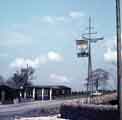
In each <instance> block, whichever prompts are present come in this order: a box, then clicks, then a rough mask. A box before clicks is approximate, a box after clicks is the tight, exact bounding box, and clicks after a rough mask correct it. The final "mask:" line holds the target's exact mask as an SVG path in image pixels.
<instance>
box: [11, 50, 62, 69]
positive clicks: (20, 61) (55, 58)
mask: <svg viewBox="0 0 122 120" xmlns="http://www.w3.org/2000/svg"><path fill="white" fill-rule="evenodd" d="M62 60H63V56H61V55H60V54H59V53H57V52H54V51H50V52H48V53H47V54H45V55H40V56H39V57H35V58H34V59H29V58H28V59H25V58H16V59H15V60H14V61H13V62H12V63H10V67H12V68H25V67H27V64H28V65H29V66H31V67H33V68H37V67H39V66H40V65H41V64H46V63H47V62H49V61H52V62H61V61H62Z"/></svg>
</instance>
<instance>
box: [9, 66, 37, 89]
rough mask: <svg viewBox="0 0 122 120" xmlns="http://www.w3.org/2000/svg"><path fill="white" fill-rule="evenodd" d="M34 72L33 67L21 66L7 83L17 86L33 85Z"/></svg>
mask: <svg viewBox="0 0 122 120" xmlns="http://www.w3.org/2000/svg"><path fill="white" fill-rule="evenodd" d="M34 72H35V70H34V69H33V68H32V67H28V66H27V68H21V69H20V70H19V71H16V72H15V73H14V74H13V76H12V77H11V78H9V79H8V80H7V84H8V85H10V86H11V87H16V88H20V87H25V86H30V85H32V82H31V80H32V79H33V75H34Z"/></svg>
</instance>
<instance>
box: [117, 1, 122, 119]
mask: <svg viewBox="0 0 122 120" xmlns="http://www.w3.org/2000/svg"><path fill="white" fill-rule="evenodd" d="M116 35H117V38H116V39H117V95H118V112H119V119H120V120H122V86H121V85H122V80H121V18H120V0H116Z"/></svg>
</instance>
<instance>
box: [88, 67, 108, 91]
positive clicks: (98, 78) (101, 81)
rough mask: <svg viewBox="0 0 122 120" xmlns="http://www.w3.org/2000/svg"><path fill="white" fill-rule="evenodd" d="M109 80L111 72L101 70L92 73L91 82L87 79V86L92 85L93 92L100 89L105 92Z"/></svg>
mask: <svg viewBox="0 0 122 120" xmlns="http://www.w3.org/2000/svg"><path fill="white" fill-rule="evenodd" d="M108 79H109V72H107V71H105V70H103V69H101V68H99V69H96V70H94V71H92V73H91V75H90V81H88V78H87V79H86V81H87V83H86V84H87V85H88V87H91V85H93V90H96V91H98V90H99V88H101V89H102V90H105V87H106V85H107V80H108Z"/></svg>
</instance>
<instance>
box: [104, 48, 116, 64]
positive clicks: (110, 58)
mask: <svg viewBox="0 0 122 120" xmlns="http://www.w3.org/2000/svg"><path fill="white" fill-rule="evenodd" d="M104 60H105V61H107V62H110V63H111V62H112V63H113V62H116V60H117V52H116V51H115V50H112V49H111V48H108V49H107V52H106V53H105V54H104Z"/></svg>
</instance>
